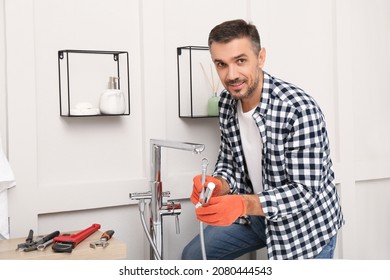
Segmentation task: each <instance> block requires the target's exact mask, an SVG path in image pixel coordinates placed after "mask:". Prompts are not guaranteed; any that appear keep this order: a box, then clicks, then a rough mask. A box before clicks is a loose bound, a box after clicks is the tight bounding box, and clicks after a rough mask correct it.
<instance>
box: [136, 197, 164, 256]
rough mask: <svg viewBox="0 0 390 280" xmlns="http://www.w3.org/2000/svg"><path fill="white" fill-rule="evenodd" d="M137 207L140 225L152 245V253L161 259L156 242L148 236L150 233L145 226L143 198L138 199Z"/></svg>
mask: <svg viewBox="0 0 390 280" xmlns="http://www.w3.org/2000/svg"><path fill="white" fill-rule="evenodd" d="M138 208H139V215H140V218H141V223H142V227H143V228H144V231H145V235H146V237H147V238H148V241H149V243H150V246H152V248H153V251H154V255H155V256H156V258H157V260H161V256H160V253H159V252H158V250H157V247H156V244H154V242H153V240H152V238H151V237H150V233H149V230H148V227H147V225H146V222H145V216H144V213H145V200H144V199H140V201H139V202H138Z"/></svg>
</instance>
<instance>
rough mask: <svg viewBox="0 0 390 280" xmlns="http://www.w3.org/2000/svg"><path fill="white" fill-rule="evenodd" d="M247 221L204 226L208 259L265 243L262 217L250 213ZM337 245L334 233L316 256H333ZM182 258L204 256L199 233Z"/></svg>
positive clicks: (237, 254) (232, 256)
mask: <svg viewBox="0 0 390 280" xmlns="http://www.w3.org/2000/svg"><path fill="white" fill-rule="evenodd" d="M249 220H250V221H251V223H250V224H248V225H241V224H232V225H230V226H227V227H217V226H207V227H206V228H205V229H204V239H205V245H206V255H207V259H208V260H233V259H236V258H238V257H240V256H242V255H244V254H246V253H249V252H252V251H255V250H258V249H261V248H263V247H265V246H266V236H265V227H266V225H265V222H264V218H263V217H259V216H250V217H249ZM335 247H336V236H334V237H332V238H331V239H330V241H329V243H328V244H327V245H326V246H325V247H324V249H323V250H322V251H321V253H320V254H318V255H317V256H316V257H314V258H315V259H331V258H333V252H334V249H335ZM181 258H182V259H183V260H201V259H202V249H201V245H200V237H199V234H198V235H197V236H196V237H195V238H194V239H192V240H191V241H190V243H188V244H187V246H186V247H185V248H184V250H183V252H182V257H181Z"/></svg>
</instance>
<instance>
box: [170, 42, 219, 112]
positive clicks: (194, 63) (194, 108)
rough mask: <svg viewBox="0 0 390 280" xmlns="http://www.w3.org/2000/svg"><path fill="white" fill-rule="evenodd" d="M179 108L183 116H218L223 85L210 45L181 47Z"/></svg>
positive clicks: (178, 72)
mask: <svg viewBox="0 0 390 280" xmlns="http://www.w3.org/2000/svg"><path fill="white" fill-rule="evenodd" d="M177 75H178V111H179V117H180V118H215V117H218V100H219V94H220V92H221V91H222V89H223V86H222V84H221V83H220V82H219V77H218V75H217V72H216V71H215V67H214V64H213V62H212V60H211V56H210V52H209V48H208V47H204V46H183V47H178V48H177Z"/></svg>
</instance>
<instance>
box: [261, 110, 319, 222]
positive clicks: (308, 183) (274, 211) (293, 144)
mask: <svg viewBox="0 0 390 280" xmlns="http://www.w3.org/2000/svg"><path fill="white" fill-rule="evenodd" d="M285 129H286V131H287V132H288V133H287V134H286V135H287V137H286V139H285V144H284V153H283V154H282V153H281V154H280V155H279V156H280V158H278V159H275V161H274V162H271V163H270V166H272V167H271V168H272V170H270V174H271V175H272V176H273V177H274V178H273V179H271V180H269V182H270V184H272V182H279V184H276V183H275V184H276V185H275V186H272V185H270V186H269V188H267V189H266V190H265V191H263V192H261V193H259V199H260V202H261V204H262V207H263V211H264V213H265V215H266V217H267V218H268V219H269V220H272V221H280V220H283V219H286V218H287V219H288V218H291V217H292V216H294V215H296V214H298V213H299V212H304V211H306V210H308V209H310V208H311V207H312V206H313V205H314V204H315V203H316V200H317V199H318V194H319V192H320V191H321V187H322V186H323V179H322V173H323V170H322V168H323V167H324V165H323V163H324V150H325V149H326V147H327V140H326V135H327V134H326V130H325V123H324V119H323V115H322V113H321V111H320V109H319V108H318V107H317V106H314V105H306V106H301V107H299V109H297V110H296V111H295V112H294V113H293V114H292V117H291V118H290V119H289V121H288V122H287V126H286V128H285ZM283 157H284V159H283ZM281 165H284V166H281ZM280 182H282V183H280Z"/></svg>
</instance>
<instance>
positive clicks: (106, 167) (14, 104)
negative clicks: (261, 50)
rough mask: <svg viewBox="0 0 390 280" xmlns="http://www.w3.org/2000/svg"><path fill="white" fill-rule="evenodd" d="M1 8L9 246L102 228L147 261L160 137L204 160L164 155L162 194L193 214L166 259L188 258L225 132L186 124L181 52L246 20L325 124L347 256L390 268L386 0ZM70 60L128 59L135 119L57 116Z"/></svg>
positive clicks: (170, 236) (0, 121)
mask: <svg viewBox="0 0 390 280" xmlns="http://www.w3.org/2000/svg"><path fill="white" fill-rule="evenodd" d="M0 3H1V4H2V5H1V9H0V12H1V14H2V15H4V21H2V22H0V29H1V31H0V38H1V39H0V41H1V44H0V62H3V61H4V62H5V64H3V63H1V64H0V65H1V66H0V132H1V133H2V136H3V138H7V139H8V146H9V157H10V162H11V164H12V167H13V169H14V172H15V176H16V179H17V187H16V188H13V189H11V190H10V191H9V199H10V201H9V202H10V220H11V236H12V237H22V236H25V235H26V234H27V232H28V230H29V229H30V228H32V229H34V230H35V232H37V233H46V232H50V231H53V230H57V229H58V230H61V231H65V230H77V229H81V228H83V227H87V226H89V225H90V224H91V223H101V225H102V228H103V229H111V228H112V229H114V230H115V232H116V233H115V234H116V236H117V237H118V238H121V239H123V240H125V241H126V243H127V245H128V258H129V259H144V258H145V259H147V258H148V246H147V245H145V244H146V242H145V237H144V235H143V231H142V228H141V223H140V222H139V217H138V209H137V205H136V204H135V202H133V201H131V200H130V199H129V196H128V195H129V193H130V192H135V191H146V190H148V188H149V187H148V177H149V139H150V138H161V139H171V140H178V141H190V142H199V143H205V144H206V151H205V153H204V154H203V155H199V156H194V155H192V154H190V153H187V152H182V151H174V150H163V170H162V172H163V173H162V180H163V183H164V190H169V191H171V193H172V198H176V199H180V200H181V202H182V204H183V212H182V214H181V215H180V219H181V234H180V235H176V234H175V227H174V224H173V222H174V219H173V218H169V217H168V218H166V220H165V222H164V227H165V231H164V233H165V236H164V242H165V258H166V259H177V258H179V257H180V253H181V250H182V248H183V246H184V245H185V244H186V243H187V242H188V241H189V240H190V239H191V238H192V237H193V235H195V234H196V233H197V232H198V223H197V222H196V219H195V217H194V213H193V208H192V205H191V203H190V202H189V201H188V200H187V199H186V198H187V197H188V196H189V195H190V192H191V186H192V177H193V175H195V174H197V173H200V159H201V158H202V157H203V156H206V157H208V158H209V159H210V161H211V164H210V167H209V172H211V170H212V165H213V164H214V162H215V157H216V155H217V149H218V141H219V133H218V123H217V120H216V119H193V120H188V119H180V118H178V111H177V102H178V101H177V69H176V48H177V47H179V46H184V45H203V46H206V44H207V36H208V32H209V31H210V29H211V28H212V27H213V26H214V25H215V24H217V23H220V22H222V21H224V20H228V19H233V18H244V19H249V20H251V21H252V22H254V23H255V24H256V25H257V26H258V27H259V30H260V35H261V38H262V45H263V46H264V47H265V48H266V49H267V55H268V56H267V61H266V67H265V68H266V71H268V72H270V73H271V74H273V75H275V76H278V77H280V78H283V79H285V80H287V81H289V82H292V83H296V84H297V85H299V86H300V87H302V88H304V89H305V90H306V91H307V92H308V93H309V94H311V95H312V96H313V97H315V98H316V99H317V101H318V102H319V104H320V105H321V107H322V109H323V111H324V113H325V115H326V119H327V125H328V130H329V136H330V140H331V148H332V156H333V161H334V163H335V166H336V177H337V182H338V188H339V189H340V194H341V199H342V206H343V209H344V214H345V218H346V225H345V227H344V228H343V230H342V231H341V233H340V235H339V242H338V246H337V257H338V258H347V259H389V258H390V250H389V249H390V248H389V246H388V245H389V241H388V237H387V236H389V235H390V224H389V210H390V209H389V206H388V205H390V204H389V202H390V195H389V194H390V164H389V162H388V161H387V158H388V157H389V155H390V148H389V146H388V143H389V138H390V127H389V125H388V120H389V114H390V113H389V111H388V110H386V109H387V108H386V106H387V104H389V98H390V97H389V96H390V95H389V92H388V88H390V87H389V86H390V85H389V83H390V82H389V80H388V79H387V75H388V73H390V71H389V70H390V69H389V68H390V66H389V65H390V63H389V62H390V55H389V52H388V49H389V47H390V46H389V45H390V34H389V32H388V29H389V26H390V3H389V2H388V1H386V0H374V1H367V0H359V1H352V0H345V1H336V0H325V1H324V0H322V1H319V0H316V1H312V0H299V1H287V0H278V1H266V0H262V1H259V0H257V1H254V0H247V1H241V0H228V1H227V0H218V1H205V0H198V1H196V3H195V2H194V1H189V0H169V1H163V0H161V1H158V0H144V1H142V0H139V1H136V0H133V1H125V0H111V1H104V0H100V1H93V0H83V1H77V0H67V1H61V0H35V1H32V0H12V1H11V0H1V1H0ZM3 31H4V32H3ZM60 49H101V50H125V51H128V52H129V54H130V80H131V115H130V116H126V117H118V118H117V117H114V118H108V117H97V118H71V119H70V118H63V117H60V116H59V108H58V107H59V105H58V102H59V101H58V72H57V71H58V70H57V51H58V50H60ZM3 65H5V66H3ZM2 67H4V70H3V69H2ZM102 82H103V83H104V84H105V82H106V81H102ZM6 109H8V111H6ZM7 112H8V113H7ZM7 127H8V129H7Z"/></svg>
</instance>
